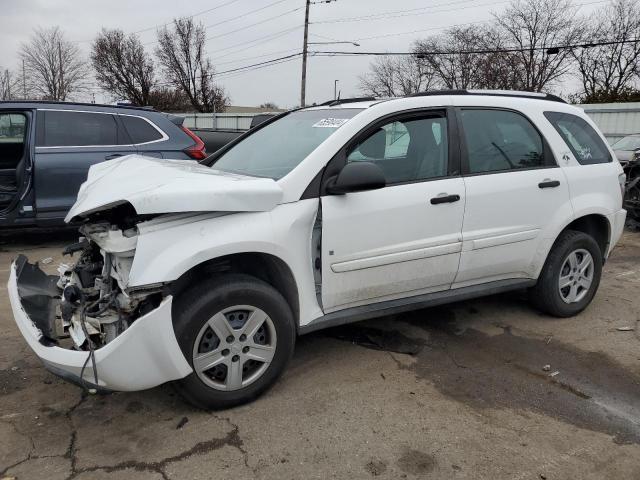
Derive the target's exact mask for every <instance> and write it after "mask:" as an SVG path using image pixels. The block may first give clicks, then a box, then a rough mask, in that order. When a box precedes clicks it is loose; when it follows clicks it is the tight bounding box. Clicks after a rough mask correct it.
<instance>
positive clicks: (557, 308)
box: [529, 230, 602, 318]
mask: <svg viewBox="0 0 640 480" xmlns="http://www.w3.org/2000/svg"><path fill="white" fill-rule="evenodd" d="M578 249H584V250H586V251H588V252H589V253H590V254H591V257H592V258H593V280H592V282H591V286H590V287H589V289H588V290H587V292H586V294H585V295H584V297H583V298H582V299H581V300H580V301H577V302H575V303H566V302H565V301H563V299H562V297H561V294H560V291H559V288H558V280H559V278H560V269H561V268H562V266H563V264H564V262H565V260H566V259H567V257H568V256H569V254H570V253H571V252H573V251H576V250H578ZM601 275H602V251H601V250H600V247H599V246H598V243H597V242H596V241H595V240H594V239H593V237H591V236H589V235H587V234H586V233H582V232H577V231H574V230H567V231H565V232H563V233H562V234H561V235H560V236H559V237H558V239H557V240H556V242H555V243H554V245H553V247H552V248H551V251H550V252H549V256H548V257H547V260H546V262H545V264H544V267H543V268H542V272H541V273H540V277H538V282H537V283H536V285H535V286H534V287H533V288H531V289H530V291H529V298H530V300H531V302H532V303H533V305H534V306H535V307H536V308H538V309H539V310H541V311H542V312H544V313H547V314H549V315H552V316H554V317H560V318H564V317H571V316H573V315H577V314H578V313H580V312H581V311H582V310H584V309H585V308H586V307H587V306H588V305H589V303H591V300H592V299H593V297H594V295H595V294H596V291H597V290H598V285H599V284H600V277H601Z"/></svg>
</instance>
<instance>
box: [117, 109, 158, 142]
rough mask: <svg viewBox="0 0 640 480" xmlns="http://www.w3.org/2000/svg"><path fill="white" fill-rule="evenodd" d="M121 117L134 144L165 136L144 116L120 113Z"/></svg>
mask: <svg viewBox="0 0 640 480" xmlns="http://www.w3.org/2000/svg"><path fill="white" fill-rule="evenodd" d="M120 119H121V120H122V123H123V124H124V128H125V129H126V130H127V133H128V134H129V137H130V138H131V142H132V143H134V144H141V143H149V142H155V141H157V140H161V139H162V138H163V135H162V133H160V132H159V131H158V130H157V129H156V128H155V127H154V126H153V125H151V124H150V123H149V122H147V121H146V120H145V119H144V118H140V117H131V116H128V115H120Z"/></svg>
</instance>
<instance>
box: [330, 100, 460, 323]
mask: <svg viewBox="0 0 640 480" xmlns="http://www.w3.org/2000/svg"><path fill="white" fill-rule="evenodd" d="M450 131H451V128H450V125H448V122H447V115H446V112H444V111H425V112H418V113H415V112H413V113H411V114H409V115H399V116H398V117H395V118H391V119H389V120H387V121H384V122H380V123H379V124H377V125H374V126H372V127H371V128H370V129H368V130H367V131H366V132H365V133H364V134H363V135H362V136H361V137H360V138H358V139H356V140H355V141H354V142H353V143H352V144H351V145H350V146H348V147H346V148H345V150H344V151H343V152H341V154H338V156H337V157H336V158H334V160H332V162H333V161H342V162H344V163H346V162H357V161H370V162H375V163H377V164H378V165H379V166H380V167H381V168H382V170H383V171H384V173H385V177H386V179H387V186H386V187H384V188H381V189H377V190H370V191H363V192H356V193H347V194H345V195H323V196H322V247H321V248H322V303H323V308H324V310H325V313H328V312H331V311H336V310H341V309H344V308H347V307H353V306H357V305H362V304H368V303H372V302H379V301H383V300H391V299H396V298H401V297H409V296H414V295H419V294H422V293H428V292H434V291H439V290H446V289H448V288H449V287H450V285H451V283H452V282H453V279H454V277H455V274H456V271H457V269H458V261H459V258H460V250H461V247H462V242H461V229H462V218H463V214H464V204H465V191H464V183H463V180H462V178H460V177H459V176H453V175H452V173H455V172H454V168H452V166H451V162H450V159H451V158H453V157H456V159H457V156H456V155H453V154H451V155H450V151H451V150H452V149H451V148H450V147H449V140H450Z"/></svg>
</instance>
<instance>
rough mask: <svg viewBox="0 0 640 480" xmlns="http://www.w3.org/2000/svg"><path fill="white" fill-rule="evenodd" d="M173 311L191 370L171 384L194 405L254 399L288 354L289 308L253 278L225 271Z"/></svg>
mask: <svg viewBox="0 0 640 480" xmlns="http://www.w3.org/2000/svg"><path fill="white" fill-rule="evenodd" d="M182 308H184V310H182ZM180 310H182V311H180ZM174 311H176V318H175V320H174V327H175V332H176V337H177V339H178V343H179V344H180V348H181V349H182V352H183V353H184V355H185V357H186V358H187V360H188V361H189V363H190V364H191V366H192V368H193V373H192V374H190V375H189V376H187V377H185V378H183V379H182V380H179V381H178V382H177V383H176V386H177V389H178V391H179V392H180V393H181V394H182V395H183V396H184V397H185V398H186V399H187V400H188V401H189V402H191V403H192V404H194V405H195V406H197V407H200V408H205V409H219V408H228V407H232V406H235V405H240V404H242V403H246V402H249V401H251V400H253V399H254V398H256V397H257V396H258V395H260V394H261V393H262V392H264V391H265V390H266V389H268V388H269V387H270V386H271V385H272V384H273V383H274V382H275V381H276V379H277V378H278V377H279V376H280V374H281V373H282V372H283V371H284V369H285V367H286V364H287V363H288V361H289V360H290V358H291V356H292V354H293V349H294V345H295V336H296V328H295V321H294V317H293V314H292V312H291V308H290V307H289V305H288V304H287V302H286V300H285V299H284V298H283V297H282V295H281V294H280V293H279V292H278V291H277V290H276V289H274V288H273V287H272V286H270V285H268V284H267V283H265V282H262V281H261V280H259V279H257V278H254V277H251V276H248V275H227V276H225V277H223V278H220V279H218V280H217V281H214V282H208V283H204V284H202V285H199V286H198V287H197V288H195V289H194V290H192V291H190V292H188V293H187V294H186V295H185V296H184V297H183V298H180V299H178V301H177V308H176V309H175V310H174Z"/></svg>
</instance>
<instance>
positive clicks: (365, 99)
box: [316, 97, 377, 107]
mask: <svg viewBox="0 0 640 480" xmlns="http://www.w3.org/2000/svg"><path fill="white" fill-rule="evenodd" d="M373 100H377V98H376V97H352V98H338V99H336V100H329V101H328V102H324V103H320V104H318V105H316V107H334V106H336V105H342V104H343V103H356V102H371V101H373Z"/></svg>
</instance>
